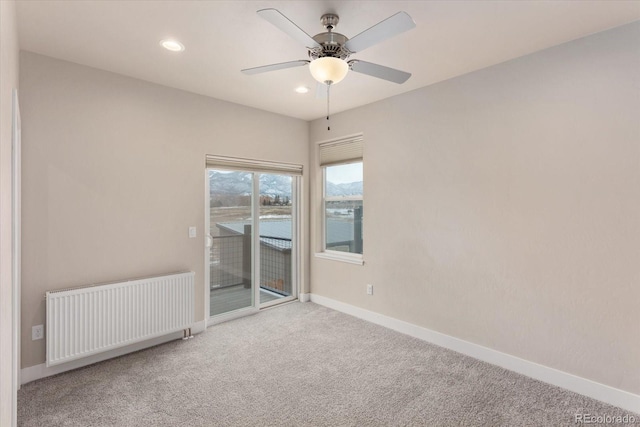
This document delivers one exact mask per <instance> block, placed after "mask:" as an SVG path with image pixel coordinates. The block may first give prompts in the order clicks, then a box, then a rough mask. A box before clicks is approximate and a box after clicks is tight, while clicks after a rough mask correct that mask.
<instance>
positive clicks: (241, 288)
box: [208, 170, 254, 316]
mask: <svg viewBox="0 0 640 427" xmlns="http://www.w3.org/2000/svg"><path fill="white" fill-rule="evenodd" d="M208 173H209V207H210V209H209V212H210V222H209V224H210V226H209V236H210V251H209V284H210V305H209V308H210V315H211V316H216V315H219V314H223V313H227V312H230V311H235V310H239V309H243V308H249V307H253V306H254V287H253V283H254V282H253V276H254V274H253V264H254V262H253V239H252V228H253V206H252V205H253V178H254V174H253V173H251V172H242V171H224V170H209V171H208Z"/></svg>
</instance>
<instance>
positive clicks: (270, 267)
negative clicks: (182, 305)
mask: <svg viewBox="0 0 640 427" xmlns="http://www.w3.org/2000/svg"><path fill="white" fill-rule="evenodd" d="M297 180H298V178H297V177H296V176H292V175H287V174H281V173H259V172H251V171H242V170H228V169H216V168H209V169H207V184H208V185H207V186H208V190H209V191H208V212H207V214H208V217H209V235H208V236H207V237H208V239H207V240H208V243H207V247H208V251H207V257H206V262H207V266H206V268H207V272H208V276H209V280H208V288H209V314H210V316H211V317H212V318H225V317H229V316H235V315H241V314H243V313H245V312H246V313H251V312H254V311H256V310H258V309H259V308H261V307H267V306H271V305H274V304H278V303H281V302H285V301H290V300H293V299H295V298H297V280H296V277H297V264H298V259H299V257H298V253H297V251H298V244H297V233H296V232H295V230H296V226H297V223H296V220H297V215H296V212H297V194H296V191H297Z"/></svg>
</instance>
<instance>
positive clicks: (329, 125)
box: [327, 82, 331, 130]
mask: <svg viewBox="0 0 640 427" xmlns="http://www.w3.org/2000/svg"><path fill="white" fill-rule="evenodd" d="M330 98H331V82H327V130H331V122H330V121H329V99H330Z"/></svg>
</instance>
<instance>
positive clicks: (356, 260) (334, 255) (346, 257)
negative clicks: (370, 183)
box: [316, 159, 364, 265]
mask: <svg viewBox="0 0 640 427" xmlns="http://www.w3.org/2000/svg"><path fill="white" fill-rule="evenodd" d="M354 163H362V170H363V176H362V183H363V194H362V195H355V196H330V197H327V168H328V167H332V166H340V165H347V164H354ZM320 169H321V170H322V197H321V200H320V204H321V209H322V213H321V215H320V222H321V227H320V231H321V251H320V252H318V253H316V257H318V258H324V259H330V260H335V261H343V262H347V263H351V264H357V265H363V264H364V243H363V247H362V253H361V254H357V253H353V252H344V251H334V250H331V249H327V202H333V201H361V202H362V209H363V210H364V159H359V160H355V161H345V162H344V163H333V164H329V165H325V166H320Z"/></svg>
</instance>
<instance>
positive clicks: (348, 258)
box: [316, 252, 364, 265]
mask: <svg viewBox="0 0 640 427" xmlns="http://www.w3.org/2000/svg"><path fill="white" fill-rule="evenodd" d="M316 258H322V259H330V260H332V261H342V262H346V263H349V264H356V265H364V259H363V258H362V255H358V254H347V253H339V252H317V253H316Z"/></svg>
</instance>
